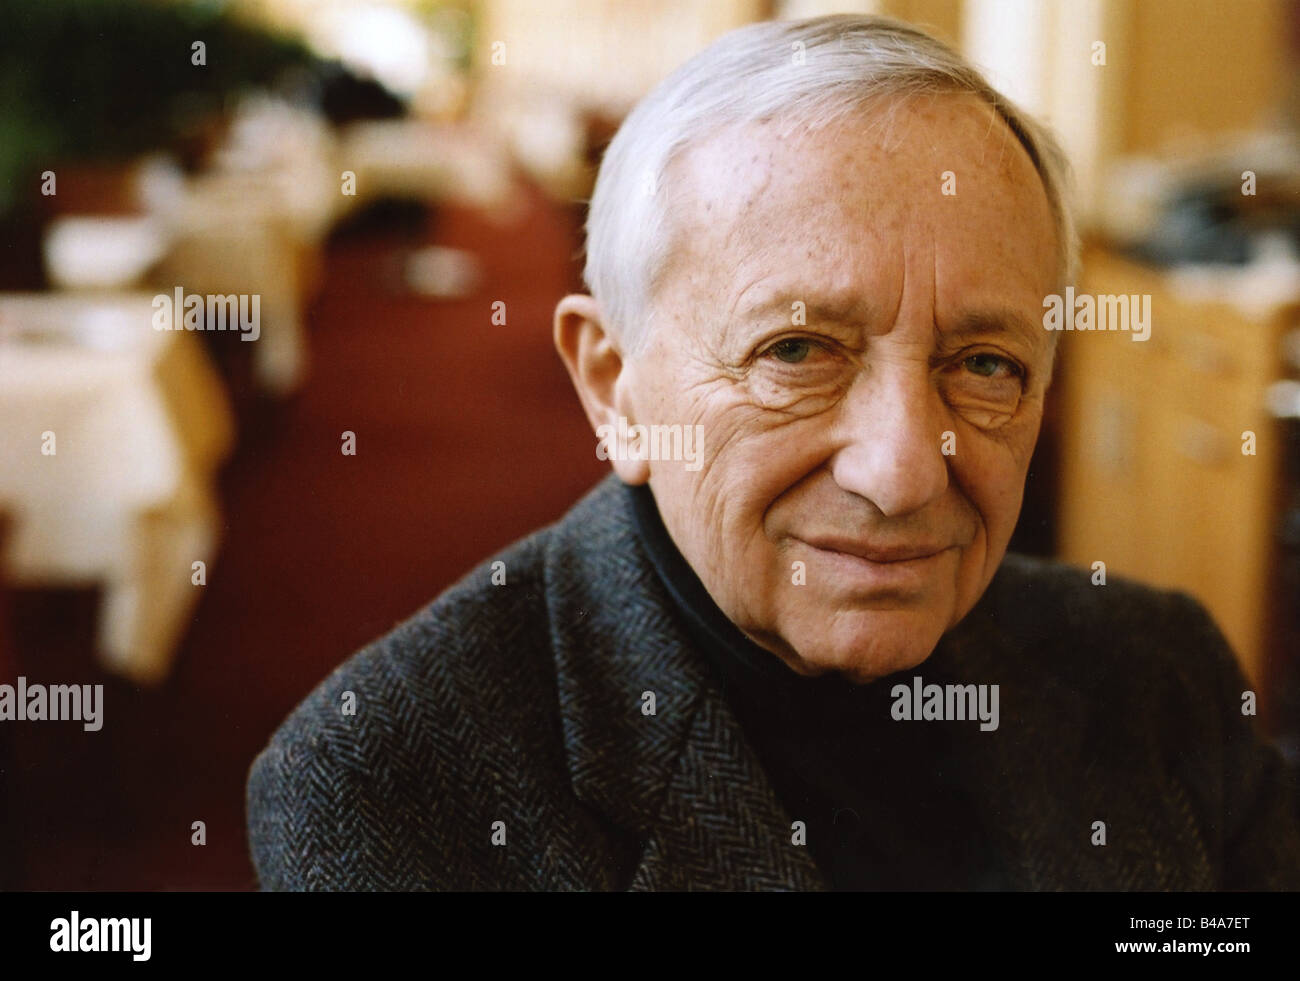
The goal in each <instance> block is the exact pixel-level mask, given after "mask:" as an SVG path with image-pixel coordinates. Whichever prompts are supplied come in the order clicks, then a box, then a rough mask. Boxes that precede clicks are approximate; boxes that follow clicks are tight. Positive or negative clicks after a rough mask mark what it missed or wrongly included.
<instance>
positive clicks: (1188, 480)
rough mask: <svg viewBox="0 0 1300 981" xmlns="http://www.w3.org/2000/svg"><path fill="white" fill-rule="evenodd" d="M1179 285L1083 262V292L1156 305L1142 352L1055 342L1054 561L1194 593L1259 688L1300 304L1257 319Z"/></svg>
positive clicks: (1095, 259) (1128, 339)
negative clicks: (1249, 443) (1284, 414)
mask: <svg viewBox="0 0 1300 981" xmlns="http://www.w3.org/2000/svg"><path fill="white" fill-rule="evenodd" d="M1173 283H1174V280H1172V279H1171V277H1169V276H1167V275H1166V274H1165V273H1164V272H1163V271H1161V270H1156V269H1151V268H1147V267H1144V266H1140V265H1138V264H1136V263H1133V262H1130V261H1127V260H1125V259H1122V258H1120V257H1118V256H1116V255H1114V254H1112V253H1109V252H1106V251H1104V250H1098V249H1092V250H1089V252H1088V253H1087V254H1086V255H1085V262H1084V273H1083V276H1082V278H1081V281H1080V283H1079V285H1078V288H1077V292H1079V293H1085V292H1086V293H1092V294H1129V295H1141V294H1150V295H1151V298H1152V299H1151V304H1152V326H1151V336H1150V338H1149V339H1148V340H1146V341H1135V340H1134V339H1133V336H1132V335H1131V334H1130V333H1127V332H1124V331H1113V332H1112V331H1108V332H1074V333H1070V332H1067V333H1063V334H1061V336H1060V344H1061V348H1060V351H1059V361H1058V369H1057V378H1056V382H1055V384H1056V385H1058V386H1060V393H1059V396H1060V399H1061V430H1060V434H1059V439H1060V445H1061V473H1060V485H1059V486H1060V501H1059V533H1058V545H1059V551H1060V553H1061V557H1062V558H1063V559H1065V560H1066V561H1069V562H1072V563H1075V564H1078V565H1082V566H1085V567H1089V566H1091V565H1092V563H1093V562H1096V561H1099V560H1100V561H1103V562H1105V563H1106V571H1107V575H1108V576H1113V575H1121V576H1128V577H1131V578H1136V579H1139V580H1142V581H1145V582H1149V583H1152V584H1155V585H1159V586H1164V587H1170V588H1176V589H1181V590H1185V591H1186V592H1189V593H1191V594H1192V595H1194V596H1196V597H1197V598H1198V599H1200V600H1201V602H1203V603H1204V604H1205V605H1206V606H1207V607H1208V608H1209V610H1210V611H1211V612H1212V613H1213V614H1214V617H1215V619H1216V620H1217V621H1218V623H1219V626H1220V628H1221V629H1222V630H1223V632H1224V634H1225V635H1226V636H1227V638H1228V640H1229V641H1230V642H1231V643H1232V645H1233V647H1234V649H1235V650H1236V652H1237V654H1238V656H1239V658H1240V659H1241V663H1242V667H1243V669H1244V670H1245V673H1246V675H1247V676H1248V677H1249V678H1250V679H1251V680H1252V681H1253V682H1254V683H1256V684H1262V683H1264V682H1266V680H1267V672H1266V668H1267V666H1268V665H1267V654H1268V651H1269V647H1270V639H1269V627H1270V620H1271V617H1270V604H1271V602H1272V601H1273V596H1272V594H1271V590H1270V584H1271V573H1272V568H1273V564H1274V562H1275V561H1276V550H1275V546H1274V531H1275V529H1276V527H1277V517H1278V514H1279V508H1280V489H1281V488H1280V484H1281V473H1282V464H1283V458H1282V453H1283V449H1284V448H1283V446H1282V445H1281V438H1282V433H1281V428H1280V427H1279V426H1278V425H1277V423H1276V420H1274V419H1273V417H1272V416H1271V414H1270V413H1269V411H1268V407H1267V404H1266V394H1265V393H1266V390H1267V388H1268V386H1269V385H1270V384H1272V383H1273V382H1275V381H1277V380H1278V379H1279V378H1281V377H1283V376H1284V375H1285V373H1286V370H1285V367H1284V364H1283V359H1282V356H1281V351H1282V338H1283V335H1284V334H1285V332H1286V331H1287V330H1288V329H1290V328H1291V327H1292V326H1293V325H1294V324H1295V323H1296V318H1295V316H1294V314H1295V307H1294V306H1291V305H1275V306H1273V307H1272V308H1271V309H1269V310H1267V311H1266V312H1260V313H1251V312H1247V311H1244V310H1243V309H1241V308H1238V307H1237V306H1234V305H1229V304H1227V303H1225V302H1222V301H1196V300H1191V299H1188V298H1187V297H1186V295H1185V291H1182V290H1179V289H1177V288H1176V287H1175V286H1174V285H1173ZM1246 433H1254V435H1255V439H1254V444H1255V445H1254V450H1255V452H1254V454H1253V455H1249V454H1247V453H1243V446H1244V439H1243V434H1246Z"/></svg>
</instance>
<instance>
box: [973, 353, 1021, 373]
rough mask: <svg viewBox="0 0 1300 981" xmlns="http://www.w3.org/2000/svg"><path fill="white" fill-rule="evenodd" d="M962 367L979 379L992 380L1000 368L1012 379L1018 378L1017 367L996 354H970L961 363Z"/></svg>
mask: <svg viewBox="0 0 1300 981" xmlns="http://www.w3.org/2000/svg"><path fill="white" fill-rule="evenodd" d="M962 365H963V366H965V368H966V370H968V371H969V372H971V374H974V375H979V376H980V377H981V378H992V377H993V376H994V375H996V374H997V373H998V369H999V368H1001V367H1005V368H1006V369H1007V371H1008V372H1009V373H1010V374H1011V376H1012V377H1015V378H1019V377H1020V368H1019V366H1018V365H1016V364H1015V363H1014V362H1012V361H1008V360H1007V359H1006V358H1003V357H999V356H998V355H996V354H972V355H971V356H970V357H968V358H966V359H964V360H963V361H962Z"/></svg>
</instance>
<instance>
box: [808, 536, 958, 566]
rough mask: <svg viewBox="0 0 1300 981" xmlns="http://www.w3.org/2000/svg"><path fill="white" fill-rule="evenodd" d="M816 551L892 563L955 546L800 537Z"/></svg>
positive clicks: (918, 557)
mask: <svg viewBox="0 0 1300 981" xmlns="http://www.w3.org/2000/svg"><path fill="white" fill-rule="evenodd" d="M801 541H803V543H804V544H805V545H810V546H812V547H813V548H815V549H817V550H818V551H822V552H836V553H839V554H841V555H846V556H851V557H853V558H858V559H865V560H866V561H867V562H871V563H873V564H875V565H893V564H896V563H902V562H915V561H918V560H921V559H930V558H934V557H935V556H937V555H939V554H940V553H942V552H946V551H948V549H950V548H953V547H955V546H952V545H941V544H932V543H924V542H897V543H882V542H860V541H857V540H855V539H852V538H839V537H834V536H832V537H822V538H805V539H801Z"/></svg>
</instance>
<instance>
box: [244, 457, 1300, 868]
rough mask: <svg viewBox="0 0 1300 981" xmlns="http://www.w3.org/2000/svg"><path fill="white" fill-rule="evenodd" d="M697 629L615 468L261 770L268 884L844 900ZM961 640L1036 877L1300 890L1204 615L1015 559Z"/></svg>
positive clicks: (369, 661)
mask: <svg viewBox="0 0 1300 981" xmlns="http://www.w3.org/2000/svg"><path fill="white" fill-rule="evenodd" d="M497 560H499V561H502V562H504V563H505V570H506V576H507V580H506V584H505V585H501V586H497V585H493V584H492V582H491V576H492V568H491V565H490V562H492V561H497ZM676 617H677V614H676V613H675V612H674V609H673V607H672V605H671V603H670V601H669V598H668V596H667V595H666V593H665V591H664V589H663V587H662V585H661V584H660V582H659V581H658V580H657V578H656V575H655V572H654V570H653V568H652V567H651V566H650V564H649V561H648V559H647V558H646V556H645V554H644V552H643V550H642V546H641V544H640V541H639V539H638V537H637V534H636V530H635V527H634V525H633V521H632V518H631V515H630V513H629V510H628V507H627V502H626V498H625V492H624V491H623V489H622V488H621V486H620V485H618V484H617V482H616V481H615V479H614V478H613V477H610V478H609V479H607V480H606V481H604V482H603V483H602V484H601V485H599V486H598V487H597V488H596V489H595V490H594V491H593V492H592V493H591V494H589V495H588V496H587V497H586V498H584V499H583V500H582V501H581V502H579V503H578V504H577V505H576V506H575V507H574V508H573V510H572V511H571V512H570V513H569V514H568V515H567V516H566V517H565V518H564V519H563V520H561V521H560V522H559V523H558V524H556V525H553V526H551V527H550V528H547V529H544V530H542V531H540V532H538V533H536V534H534V535H532V536H530V537H528V538H526V539H524V540H522V541H520V542H518V543H516V544H515V545H513V546H511V547H510V548H509V549H507V550H506V551H504V552H502V553H501V554H500V555H498V556H496V557H495V558H494V559H493V560H489V562H485V563H484V564H483V565H482V566H480V567H479V568H478V569H476V570H475V571H473V572H471V573H470V574H469V575H468V576H466V577H465V578H464V579H462V580H461V581H460V582H459V583H458V584H456V585H455V586H453V587H452V588H451V589H449V590H448V591H447V592H446V593H444V594H443V595H442V596H440V597H439V598H438V599H437V600H435V601H434V602H433V603H431V604H430V605H429V606H428V607H426V608H425V609H424V610H422V611H421V612H419V613H418V614H416V615H415V616H414V617H412V618H411V619H410V620H408V621H406V622H405V623H403V624H402V625H400V626H399V627H397V628H396V629H395V630H393V632H392V633H390V634H389V635H388V636H386V637H384V638H382V639H380V640H378V641H376V642H375V643H373V644H371V645H370V646H369V647H367V648H365V649H364V650H362V651H360V652H359V653H357V654H356V655H355V656H353V657H352V658H351V659H349V660H348V661H347V662H345V663H344V664H343V665H342V666H341V667H339V668H338V669H337V670H336V671H335V672H334V673H333V674H332V675H330V677H328V678H327V679H326V680H325V681H324V682H322V683H321V684H320V685H319V686H318V687H317V688H316V690H315V691H314V692H313V693H312V694H311V695H309V696H308V697H307V699H306V700H305V701H304V702H303V703H302V704H301V705H300V706H299V707H298V708H297V709H296V710H295V711H294V713H293V714H292V715H291V716H290V717H289V719H288V720H287V721H286V722H285V723H284V724H283V725H282V726H281V728H280V729H279V731H278V732H277V733H276V734H275V736H274V738H273V739H272V740H271V743H270V745H269V746H268V747H267V748H266V749H265V751H263V753H262V754H261V755H260V756H259V757H258V758H257V760H256V762H255V763H254V764H253V768H252V771H251V774H250V777H249V782H248V830H249V841H250V844H251V849H252V855H253V860H254V862H255V864H256V867H257V871H258V875H259V877H260V881H261V885H262V887H263V888H265V889H364V890H376V889H378V890H415V889H560V890H567V889H583V890H586V889H819V888H825V887H826V883H825V880H824V879H823V877H822V875H821V874H820V873H819V871H818V869H817V867H816V866H815V865H814V863H813V860H812V858H811V857H810V855H809V852H808V849H807V848H806V847H804V846H799V845H794V844H792V843H791V820H792V819H791V816H790V815H789V814H787V813H786V812H785V811H784V810H783V808H782V806H781V804H780V802H779V801H778V799H777V797H776V796H775V794H774V793H773V791H772V788H771V786H770V785H769V783H768V780H767V778H766V776H765V775H764V773H763V771H762V769H761V767H760V765H759V763H758V761H757V759H756V758H755V756H754V754H753V752H752V750H751V749H750V748H749V746H748V745H747V743H746V740H745V737H744V735H743V733H742V731H741V729H740V726H739V724H738V723H737V721H736V719H735V717H734V716H733V714H732V712H731V711H730V709H729V708H728V706H727V704H726V702H725V700H724V699H723V697H722V696H721V694H720V692H719V690H718V688H717V686H716V684H715V683H714V681H713V680H712V675H711V674H710V672H709V669H708V664H707V662H706V661H705V660H704V659H703V658H702V656H701V654H700V653H699V652H698V651H697V650H694V649H693V648H692V646H691V644H690V642H689V641H688V639H687V635H686V633H685V631H684V629H683V627H682V626H681V625H680V623H679V622H678V620H677V619H676ZM941 649H942V650H944V651H946V652H947V653H946V654H945V655H944V656H945V657H949V658H950V659H951V660H952V661H953V662H954V663H958V664H960V665H962V670H963V672H964V673H965V674H966V675H967V676H968V677H970V678H976V679H982V680H987V681H989V682H991V683H998V684H1000V685H1001V689H1000V696H1001V698H1000V703H1001V724H1000V726H999V728H998V729H997V730H994V731H992V732H983V733H977V735H976V736H975V737H973V738H971V739H970V740H969V743H970V747H969V750H968V753H967V755H966V756H965V757H964V759H965V761H966V762H965V765H966V766H969V767H972V768H974V769H973V770H971V771H970V772H973V773H976V774H978V775H979V781H980V784H981V785H982V786H983V787H985V788H986V793H985V794H984V795H983V799H982V803H981V806H982V808H983V818H984V820H986V821H987V823H988V826H989V827H990V828H991V829H992V832H993V834H994V835H995V839H996V841H997V844H998V847H999V849H1000V851H1001V853H1002V854H1005V855H1007V856H1009V859H1008V862H1009V865H1008V869H1007V871H1008V874H1009V875H1010V877H1011V879H1012V881H1014V882H1016V883H1017V884H1018V886H1019V887H1020V888H1023V889H1029V890H1044V889H1122V890H1141V889H1149V890H1187V889H1221V888H1228V889H1239V888H1266V889H1268V888H1300V833H1298V832H1297V821H1298V815H1297V797H1296V792H1295V789H1294V784H1293V783H1291V782H1289V781H1290V780H1291V779H1292V778H1291V777H1290V776H1289V775H1288V773H1289V771H1284V770H1283V768H1282V766H1281V760H1280V757H1279V756H1278V755H1277V753H1276V751H1275V750H1273V749H1272V748H1271V747H1269V746H1267V745H1265V744H1262V743H1261V742H1260V741H1258V740H1257V738H1256V737H1255V735H1254V730H1253V728H1252V724H1251V723H1252V720H1251V719H1248V718H1243V716H1242V714H1241V693H1242V691H1243V690H1244V689H1245V688H1246V687H1247V686H1246V684H1245V682H1244V681H1243V680H1242V678H1241V676H1240V675H1239V673H1238V670H1237V667H1236V664H1235V661H1234V659H1233V657H1232V655H1231V653H1230V652H1229V650H1228V648H1227V646H1226V645H1225V643H1224V641H1223V639H1222V637H1221V636H1220V634H1219V633H1218V631H1217V630H1216V628H1215V627H1214V625H1213V623H1212V622H1211V620H1210V619H1209V617H1208V616H1207V615H1206V613H1205V612H1204V610H1203V609H1202V608H1201V607H1200V606H1199V605H1197V604H1196V603H1195V602H1194V601H1192V600H1191V599H1189V598H1187V597H1185V596H1182V595H1178V594H1173V593H1166V592H1159V591H1155V590H1151V589H1147V588H1144V587H1140V586H1136V585H1133V584H1123V583H1117V582H1114V581H1112V582H1110V583H1109V584H1108V585H1106V586H1104V587H1102V586H1093V585H1091V583H1090V581H1089V577H1088V574H1087V573H1084V572H1080V571H1077V570H1071V569H1067V568H1064V567H1061V566H1057V565H1053V564H1050V563H1044V562H1037V561H1031V560H1027V559H1023V558H1015V557H1008V559H1007V560H1006V561H1005V562H1004V563H1003V566H1002V568H1001V569H1000V571H999V572H998V574H997V576H996V577H995V579H994V582H993V584H992V585H991V586H990V588H989V590H988V592H987V593H986V594H985V596H984V597H983V599H982V600H981V602H980V604H979V605H978V606H977V607H976V609H975V610H974V611H972V613H971V614H970V615H969V616H968V617H967V618H966V620H965V621H963V623H962V624H961V625H959V627H958V628H957V629H956V630H954V631H953V632H951V633H950V634H949V636H948V638H946V639H945V641H944V644H943V645H941ZM935 660H936V658H935V657H932V658H931V660H930V661H927V662H925V663H924V664H922V665H920V667H918V668H917V669H916V670H915V672H909V673H908V674H909V677H910V675H911V674H913V673H916V674H921V675H922V676H923V677H925V678H926V680H927V681H929V680H930V677H929V676H928V674H927V669H928V668H929V666H930V665H931V662H932V661H935ZM347 691H351V692H353V693H354V694H355V696H356V713H355V715H345V714H343V712H342V709H341V707H342V698H343V693H344V692H347ZM645 691H653V692H655V694H656V703H657V704H656V709H657V711H656V714H655V715H653V716H647V715H643V714H642V697H641V696H642V693H643V692H645ZM900 724H908V723H900ZM932 724H944V725H970V726H971V728H972V730H975V729H976V726H974V725H973V724H970V723H932ZM893 790H894V792H896V791H897V788H893ZM1094 821H1104V822H1105V825H1106V838H1107V842H1106V844H1105V845H1094V844H1092V834H1093V822H1094ZM495 822H503V824H504V834H505V844H504V845H498V844H493V841H492V839H493V826H494V823H495ZM497 827H498V828H500V826H497Z"/></svg>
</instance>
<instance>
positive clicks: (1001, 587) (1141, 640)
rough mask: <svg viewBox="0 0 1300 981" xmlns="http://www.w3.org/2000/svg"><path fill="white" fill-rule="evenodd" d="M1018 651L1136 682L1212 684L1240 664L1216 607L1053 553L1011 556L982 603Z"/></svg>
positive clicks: (1097, 674)
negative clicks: (1069, 562)
mask: <svg viewBox="0 0 1300 981" xmlns="http://www.w3.org/2000/svg"><path fill="white" fill-rule="evenodd" d="M977 610H978V611H979V612H981V613H982V615H984V616H985V617H987V618H990V619H991V620H993V621H995V622H996V623H997V624H998V625H999V627H1000V628H1001V629H1003V630H1004V632H1005V633H1006V634H1007V635H1008V639H1009V641H1010V642H1011V643H1012V645H1013V646H1014V647H1015V648H1016V649H1019V650H1025V651H1032V652H1034V653H1035V654H1036V655H1041V656H1044V657H1046V658H1047V660H1048V661H1049V662H1054V663H1055V664H1056V666H1057V667H1059V668H1065V667H1067V666H1068V662H1079V663H1080V667H1085V668H1086V670H1087V672H1088V673H1089V674H1092V675H1095V676H1098V677H1106V678H1109V679H1110V680H1115V679H1116V678H1117V677H1123V678H1126V679H1128V680H1129V681H1130V682H1133V681H1136V680H1137V679H1139V678H1143V677H1147V676H1152V677H1154V676H1159V677H1162V678H1163V679H1164V680H1165V681H1166V682H1167V681H1169V680H1172V679H1182V680H1184V681H1186V682H1189V683H1210V682H1212V681H1213V680H1214V679H1216V678H1220V677H1221V676H1222V675H1223V674H1224V673H1225V672H1226V673H1229V674H1231V673H1233V672H1234V671H1235V667H1236V661H1235V658H1234V657H1233V656H1232V652H1231V649H1230V648H1229V646H1228V644H1227V642H1226V641H1225V640H1224V638H1223V635H1222V634H1221V633H1220V631H1219V628H1218V626H1217V625H1216V624H1215V622H1214V619H1213V617H1212V616H1211V615H1210V613H1209V611H1207V610H1206V609H1205V607H1204V606H1203V605H1202V604H1201V603H1200V602H1199V601H1198V600H1196V599H1195V598H1193V597H1192V596H1190V595H1188V594H1186V593H1183V592H1179V591H1177V590H1168V589H1161V588H1158V587H1155V586H1151V585H1146V584H1143V583H1139V582H1136V581H1134V580H1131V579H1128V578H1126V577H1123V576H1116V575H1113V574H1110V573H1109V572H1107V571H1105V570H1104V569H1101V568H1097V569H1083V568H1079V567H1075V566H1070V565H1066V564H1063V563H1060V562H1055V561H1050V560H1046V559H1038V558H1030V557H1027V556H1022V555H1014V554H1012V555H1008V556H1007V557H1006V558H1005V559H1004V561H1003V563H1002V566H1001V568H1000V569H999V570H998V573H997V575H996V576H995V577H994V581H993V583H992V584H991V585H990V587H989V590H988V593H987V594H986V596H985V598H984V600H982V601H981V603H980V605H979V607H978V608H977Z"/></svg>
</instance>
